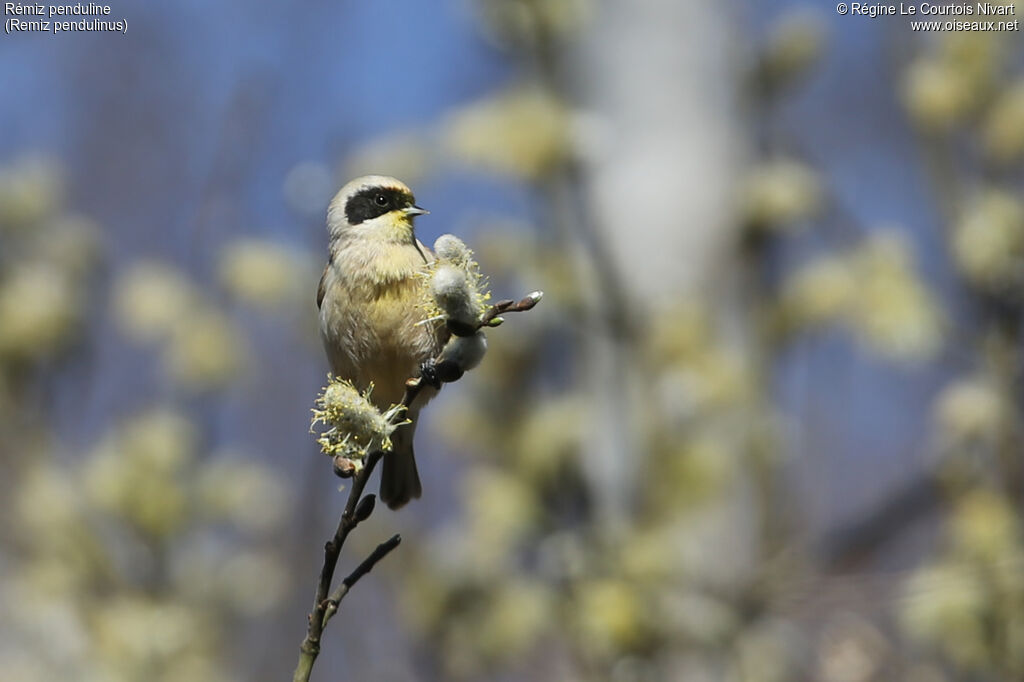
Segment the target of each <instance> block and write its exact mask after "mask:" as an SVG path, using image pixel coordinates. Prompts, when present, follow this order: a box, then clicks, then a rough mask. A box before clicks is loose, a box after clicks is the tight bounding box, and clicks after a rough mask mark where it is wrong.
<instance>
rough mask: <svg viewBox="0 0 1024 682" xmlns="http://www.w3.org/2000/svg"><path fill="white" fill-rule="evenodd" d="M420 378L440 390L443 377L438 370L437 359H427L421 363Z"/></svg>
mask: <svg viewBox="0 0 1024 682" xmlns="http://www.w3.org/2000/svg"><path fill="white" fill-rule="evenodd" d="M420 379H421V380H422V381H423V383H424V384H426V385H427V386H432V387H434V388H436V389H438V390H440V388H441V377H440V376H439V375H438V372H437V361H436V360H427V361H426V362H423V363H421V364H420Z"/></svg>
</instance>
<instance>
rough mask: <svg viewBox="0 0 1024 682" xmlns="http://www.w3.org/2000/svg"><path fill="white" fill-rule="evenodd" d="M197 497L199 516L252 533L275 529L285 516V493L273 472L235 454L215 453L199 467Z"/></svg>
mask: <svg viewBox="0 0 1024 682" xmlns="http://www.w3.org/2000/svg"><path fill="white" fill-rule="evenodd" d="M197 494H198V500H197V501H198V505H199V509H200V510H201V511H202V513H203V514H205V515H207V516H208V517H210V518H212V519H225V520H228V521H230V522H231V523H233V524H234V525H235V526H236V527H238V528H241V529H244V530H247V531H250V532H253V533H266V532H270V531H273V530H276V529H278V528H280V526H281V524H282V523H283V522H284V521H285V519H286V518H287V517H288V508H287V492H286V490H285V489H284V487H283V486H282V485H281V483H280V482H279V481H278V479H277V478H276V477H275V476H274V473H273V472H272V471H270V470H269V469H267V468H266V467H265V466H264V465H262V464H260V463H259V462H255V461H253V460H252V458H249V457H244V456H241V455H239V454H236V453H217V454H215V455H214V456H212V457H211V458H210V460H209V461H208V462H206V463H204V464H203V466H202V468H201V470H200V472H199V477H198V480H197Z"/></svg>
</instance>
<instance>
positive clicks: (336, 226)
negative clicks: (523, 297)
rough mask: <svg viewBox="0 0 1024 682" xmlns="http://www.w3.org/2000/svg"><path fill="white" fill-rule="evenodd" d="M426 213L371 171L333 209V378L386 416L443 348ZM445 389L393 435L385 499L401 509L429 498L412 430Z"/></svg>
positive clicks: (329, 290)
mask: <svg viewBox="0 0 1024 682" xmlns="http://www.w3.org/2000/svg"><path fill="white" fill-rule="evenodd" d="M425 213H427V211H425V210H423V209H422V208H420V207H418V206H417V205H416V200H415V199H414V197H413V195H412V192H411V191H410V190H409V188H408V187H406V186H405V185H404V184H402V183H401V182H399V181H398V180H396V179H394V178H389V177H384V176H379V175H368V176H365V177H361V178H357V179H355V180H353V181H351V182H350V183H348V184H347V185H345V186H344V187H342V188H341V191H339V192H338V194H337V195H336V196H335V197H334V199H333V200H332V201H331V203H330V206H329V207H328V209H327V232H328V237H329V240H330V241H329V246H328V250H329V255H330V258H329V260H328V263H327V267H326V268H324V274H323V276H322V277H321V278H320V287H319V289H318V291H317V297H316V300H317V305H318V306H319V308H320V338H321V340H322V341H323V344H324V348H325V350H326V351H327V359H328V361H329V362H330V365H331V371H332V372H333V373H334V374H335V376H338V377H341V378H343V379H348V380H350V381H352V382H353V383H354V384H355V386H356V387H357V388H359V389H361V390H364V389H366V388H367V387H368V386H369V385H370V384H371V383H372V384H373V392H372V393H371V394H370V399H371V401H372V402H373V403H374V404H375V405H376V406H377V407H379V408H380V409H382V410H384V409H387V408H388V407H390V406H391V405H393V404H398V403H399V402H400V401H401V400H402V397H403V395H404V393H405V381H406V379H408V378H410V377H413V376H417V375H419V373H420V372H421V370H422V367H423V365H424V364H425V363H429V362H430V361H431V360H432V359H433V358H435V357H436V356H437V355H438V353H439V352H440V351H441V349H442V347H443V346H444V341H446V337H447V332H446V331H445V330H444V328H443V325H441V324H433V323H431V324H417V323H419V322H420V321H421V319H422V317H423V311H422V309H421V308H420V304H421V302H422V301H423V298H424V287H427V286H428V284H427V283H426V281H425V280H424V278H423V277H421V276H419V275H420V273H422V272H424V270H425V269H426V268H427V266H428V264H429V263H430V262H431V261H432V260H433V255H432V254H431V253H430V251H429V250H428V249H427V248H426V247H425V246H423V244H421V243H420V242H419V241H418V240H417V239H416V235H415V234H414V231H413V220H414V219H415V218H416V216H419V215H423V214H425ZM436 393H437V389H436V388H432V387H425V388H424V390H422V391H421V392H420V393H419V394H418V395H417V398H416V400H415V401H414V402H413V404H412V405H411V406H410V407H409V410H408V413H407V415H406V416H407V417H408V419H409V420H410V421H411V423H410V424H407V425H405V426H401V427H399V428H398V429H397V430H396V431H395V432H394V434H393V435H392V442H393V445H394V449H393V450H392V451H391V452H388V453H387V454H385V455H384V458H383V472H382V474H381V483H380V498H381V500H383V501H384V502H385V503H386V504H387V505H388V506H389V507H390V508H392V509H397V508H399V507H401V506H402V505H404V504H406V503H407V502H408V501H409V500H411V499H413V498H418V497H419V496H420V494H421V493H422V487H421V485H420V478H419V473H418V472H417V470H416V460H415V458H414V456H413V447H412V441H413V434H414V432H415V429H416V419H417V417H418V415H419V411H420V409H421V408H422V407H423V405H425V404H426V402H427V401H429V400H430V399H431V398H432V397H433V396H434V395H436Z"/></svg>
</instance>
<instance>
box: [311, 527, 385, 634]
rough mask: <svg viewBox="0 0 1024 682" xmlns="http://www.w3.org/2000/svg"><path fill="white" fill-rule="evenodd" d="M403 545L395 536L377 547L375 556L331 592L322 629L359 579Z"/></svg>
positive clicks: (370, 557)
mask: <svg viewBox="0 0 1024 682" xmlns="http://www.w3.org/2000/svg"><path fill="white" fill-rule="evenodd" d="M401 543H402V536H401V535H393V536H391V538H390V539H388V540H386V541H384V542H382V543H380V544H379V545H377V549H375V550H373V554H371V555H370V556H368V557H366V559H365V560H364V561H363V563H361V564H359V566H358V567H357V568H356V570H354V571H352V573H350V574H349V576H348V577H347V578H345V579H344V580H342V581H341V584H340V585H338V587H337V588H335V590H334V592H331V596H330V597H328V598H327V608H326V609H324V622H323V625H321V628H324V627H327V621H329V620H330V619H331V618H332V617H333V616H334V614H335V613H337V612H338V604H340V603H341V600H342V599H344V598H345V595H346V594H348V591H349V590H350V589H352V586H353V585H355V584H356V583H357V582H359V579H360V578H362V577H363V576H364V575H366V574H367V573H369V572H370V571H372V570H373V567H374V566H376V565H377V562H378V561H380V560H381V559H383V558H384V557H386V556H387V555H388V554H390V553H391V552H392V550H394V549H395V548H396V547H398V545H400V544H401Z"/></svg>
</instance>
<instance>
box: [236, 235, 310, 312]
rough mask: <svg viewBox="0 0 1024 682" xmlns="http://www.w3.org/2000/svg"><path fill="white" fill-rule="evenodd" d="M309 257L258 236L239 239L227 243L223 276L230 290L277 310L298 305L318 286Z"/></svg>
mask: <svg viewBox="0 0 1024 682" xmlns="http://www.w3.org/2000/svg"><path fill="white" fill-rule="evenodd" d="M309 264H310V259H308V258H303V257H302V256H300V255H299V254H298V253H297V252H294V251H292V250H290V249H287V248H285V247H282V246H279V245H277V244H274V243H273V242H269V241H263V240H258V239H238V240H235V241H233V242H231V243H229V244H228V245H227V246H225V247H224V251H223V253H222V254H221V259H220V265H219V268H220V280H221V283H222V284H223V285H224V288H225V289H227V291H229V292H230V293H231V294H233V295H234V296H236V297H238V298H239V299H241V300H243V301H245V302H246V303H249V304H251V305H254V306H257V307H261V308H265V309H268V310H276V309H279V308H281V307H282V306H285V305H290V304H291V305H297V304H301V303H302V302H304V301H305V300H306V299H308V298H309V292H310V291H311V290H313V289H314V288H315V282H314V281H313V279H314V277H313V274H312V268H311V267H307V266H308V265H309Z"/></svg>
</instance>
